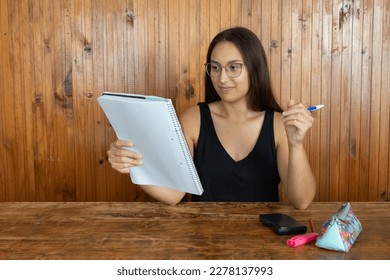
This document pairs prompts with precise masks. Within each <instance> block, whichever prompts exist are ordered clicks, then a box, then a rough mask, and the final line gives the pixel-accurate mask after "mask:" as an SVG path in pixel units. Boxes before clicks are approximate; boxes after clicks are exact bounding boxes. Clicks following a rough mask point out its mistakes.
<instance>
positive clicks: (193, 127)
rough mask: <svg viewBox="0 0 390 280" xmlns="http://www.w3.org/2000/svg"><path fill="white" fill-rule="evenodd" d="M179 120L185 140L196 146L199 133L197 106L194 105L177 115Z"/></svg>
mask: <svg viewBox="0 0 390 280" xmlns="http://www.w3.org/2000/svg"><path fill="white" fill-rule="evenodd" d="M179 120H180V123H181V125H182V128H183V132H184V134H185V136H186V138H187V140H191V141H192V142H193V144H196V143H197V141H198V136H199V131H200V112H199V106H197V105H196V106H192V107H190V108H188V109H186V110H185V111H184V112H182V113H181V114H180V115H179Z"/></svg>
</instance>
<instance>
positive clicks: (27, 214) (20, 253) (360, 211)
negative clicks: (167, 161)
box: [0, 202, 390, 260]
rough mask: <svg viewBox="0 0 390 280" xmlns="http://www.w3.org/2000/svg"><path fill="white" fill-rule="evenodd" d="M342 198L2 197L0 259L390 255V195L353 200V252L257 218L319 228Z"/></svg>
mask: <svg viewBox="0 0 390 280" xmlns="http://www.w3.org/2000/svg"><path fill="white" fill-rule="evenodd" d="M341 204H342V203H339V202H334V203H320V202H319V203H313V204H312V205H311V206H310V207H309V208H308V209H307V210H296V209H294V208H293V207H292V206H291V205H290V204H287V203H193V202H187V203H182V204H180V205H178V206H167V205H164V204H161V203H148V202H140V203H133V202H125V203H117V202H115V203H109V202H86V203H78V202H66V203H40V202H30V203H27V202H23V203H0V259H10V260H17V259H22V260H27V259H28V260H30V259H59V260H75V259H78V260H85V259H93V260H100V259H106V260H112V259H138V260H151V259H155V260H164V259H165V260H169V259H183V260H189V259H199V260H208V259H269V260H272V259H300V260H304V259H316V260H322V259H365V260H369V259H382V260H389V259H390V202H352V203H351V205H352V208H353V210H354V211H355V213H356V215H357V217H358V218H359V220H360V221H361V223H362V226H363V231H362V232H361V234H360V235H359V237H358V239H357V241H356V243H355V244H354V245H353V247H352V248H351V250H350V251H349V252H348V253H342V252H336V251H330V250H326V249H321V248H318V247H316V246H315V244H314V243H310V244H307V245H304V246H300V247H297V248H291V247H288V246H287V245H286V240H287V239H288V238H289V237H290V236H278V235H276V234H274V233H273V232H272V231H271V230H270V229H269V228H267V227H265V226H264V225H262V224H261V223H260V222H259V220H258V215H259V214H260V213H287V214H290V215H291V216H293V217H295V218H296V219H297V220H299V221H301V222H303V223H305V224H307V225H308V228H309V224H308V219H309V218H310V217H311V218H312V219H314V223H315V226H316V228H317V229H318V228H319V227H320V225H321V224H322V222H323V221H324V220H326V219H327V218H328V217H330V216H331V215H332V214H334V213H335V212H336V211H337V210H338V208H339V207H340V206H341Z"/></svg>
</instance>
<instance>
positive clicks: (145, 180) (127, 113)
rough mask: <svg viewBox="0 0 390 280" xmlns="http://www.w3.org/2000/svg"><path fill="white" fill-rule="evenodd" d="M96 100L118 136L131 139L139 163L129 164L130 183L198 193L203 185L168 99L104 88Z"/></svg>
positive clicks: (200, 192) (199, 193) (132, 148)
mask: <svg viewBox="0 0 390 280" xmlns="http://www.w3.org/2000/svg"><path fill="white" fill-rule="evenodd" d="M98 102H99V104H100V106H101V107H102V109H103V111H104V113H105V114H106V116H107V118H108V120H109V122H110V123H111V125H112V127H113V128H114V131H115V133H116V135H117V137H118V139H123V140H131V141H132V142H133V143H134V147H131V148H129V149H131V150H134V151H136V152H138V153H140V154H142V155H143V160H142V161H143V165H142V166H136V167H132V168H130V177H131V180H132V182H133V183H134V184H138V185H155V186H161V187H167V188H171V189H176V190H180V191H183V192H186V193H191V194H196V195H201V194H202V193H203V188H202V185H201V183H200V180H199V176H198V173H197V171H196V168H195V165H194V162H193V160H192V157H191V154H190V151H189V149H188V145H187V142H186V140H185V138H184V135H183V131H182V129H181V125H180V122H179V120H178V118H177V115H176V111H175V109H174V107H173V104H172V101H171V100H170V99H167V98H162V97H158V96H151V95H141V94H124V93H115V92H104V93H103V95H102V96H100V97H99V98H98Z"/></svg>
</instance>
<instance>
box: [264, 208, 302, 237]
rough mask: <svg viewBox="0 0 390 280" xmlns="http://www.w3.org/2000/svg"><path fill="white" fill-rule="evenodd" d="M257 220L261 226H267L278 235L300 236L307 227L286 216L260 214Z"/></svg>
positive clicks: (280, 214)
mask: <svg viewBox="0 0 390 280" xmlns="http://www.w3.org/2000/svg"><path fill="white" fill-rule="evenodd" d="M259 219H260V221H261V222H262V223H263V224H265V225H267V226H269V227H270V228H271V229H272V230H273V231H275V232H276V233H277V234H279V235H286V234H300V233H305V232H306V231H307V227H306V226H305V225H303V224H302V223H300V222H298V221H297V220H295V219H294V218H293V217H291V216H289V215H287V214H282V213H272V214H260V215H259Z"/></svg>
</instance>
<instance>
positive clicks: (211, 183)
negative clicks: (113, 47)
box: [192, 103, 280, 202]
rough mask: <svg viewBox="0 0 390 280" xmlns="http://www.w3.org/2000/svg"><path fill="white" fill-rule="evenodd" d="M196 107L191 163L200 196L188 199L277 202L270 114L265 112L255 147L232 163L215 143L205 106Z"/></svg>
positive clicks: (276, 171) (272, 118) (208, 111)
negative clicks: (196, 131) (200, 188)
mask: <svg viewBox="0 0 390 280" xmlns="http://www.w3.org/2000/svg"><path fill="white" fill-rule="evenodd" d="M198 105H199V108H200V116H201V124H200V133H199V139H198V145H197V147H196V148H195V152H194V162H195V166H196V169H197V171H198V174H199V177H200V180H201V182H202V186H203V188H204V193H203V194H202V195H201V196H197V195H192V201H218V202H223V201H236V202H266V201H279V192H278V185H279V183H280V177H279V173H278V169H277V163H276V148H275V139H274V129H273V128H274V126H273V121H274V112H273V111H266V113H265V117H264V122H263V126H262V128H261V132H260V135H259V138H258V140H257V142H256V145H255V147H254V148H253V150H252V151H251V152H250V153H249V154H248V156H247V157H246V158H244V159H242V160H240V161H237V162H236V161H234V160H233V159H232V158H231V157H230V155H229V154H228V153H227V152H226V150H225V149H224V147H223V146H222V144H221V143H220V142H219V139H218V137H217V134H216V132H215V128H214V124H213V121H212V118H211V113H210V109H209V106H208V105H207V104H206V103H199V104H198Z"/></svg>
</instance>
